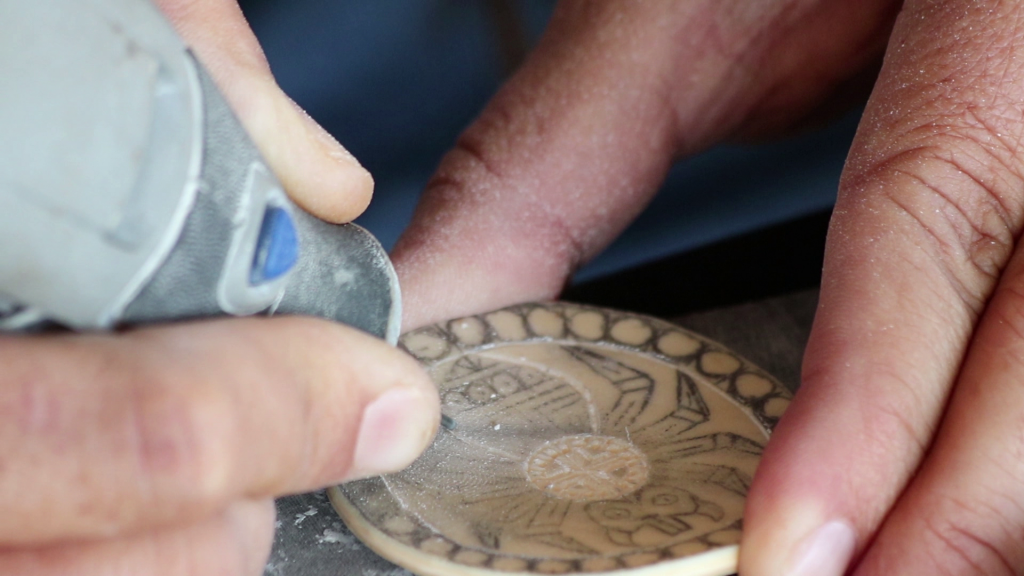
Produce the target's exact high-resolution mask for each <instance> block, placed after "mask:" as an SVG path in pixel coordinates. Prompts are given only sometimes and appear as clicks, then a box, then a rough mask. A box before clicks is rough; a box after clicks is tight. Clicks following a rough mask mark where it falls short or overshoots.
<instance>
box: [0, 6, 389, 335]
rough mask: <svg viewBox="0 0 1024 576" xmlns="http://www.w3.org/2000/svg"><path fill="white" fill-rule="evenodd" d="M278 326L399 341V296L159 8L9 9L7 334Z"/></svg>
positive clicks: (0, 166) (383, 259)
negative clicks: (284, 182)
mask: <svg viewBox="0 0 1024 576" xmlns="http://www.w3.org/2000/svg"><path fill="white" fill-rule="evenodd" d="M272 313H278V314H304V315H313V316H320V317H323V318H329V319H332V320H336V321H339V322H343V323H345V324H349V325H351V326H354V327H356V328H360V329H362V330H364V331H366V332H369V333H371V334H373V335H376V336H378V337H382V338H385V339H387V340H389V341H392V342H394V341H395V339H396V338H397V336H398V330H399V324H400V316H401V311H400V296H399V288H398V283H397V280H396V277H395V274H394V270H393V269H392V267H391V263H390V261H389V260H388V259H387V256H386V254H385V253H384V251H383V250H382V249H381V247H380V245H379V244H378V242H377V241H376V240H375V239H374V238H373V237H372V236H371V235H370V234H368V233H367V232H366V231H364V230H363V229H361V228H359V227H358V226H355V225H340V226H339V225H332V224H328V223H325V222H323V221H321V220H318V219H317V218H315V217H313V216H311V215H309V214H307V213H305V212H304V211H302V210H301V209H300V208H298V207H297V206H295V205H294V204H292V203H291V202H290V201H289V199H288V198H287V196H286V195H285V194H284V192H283V190H282V188H281V186H280V184H279V183H278V181H277V179H276V178H275V177H274V175H273V173H272V172H271V171H270V170H269V169H268V168H267V165H266V163H265V162H264V161H263V159H262V158H261V157H260V154H259V152H258V151H257V150H256V147H255V146H254V145H253V144H252V142H251V141H250V139H249V138H248V136H247V135H246V133H245V131H244V130H243V128H242V127H241V125H240V124H239V122H238V120H237V119H236V118H235V116H234V115H233V113H232V112H231V110H230V108H229V107H228V106H227V104H226V103H225V101H224V99H223V97H222V96H221V94H220V93H219V92H218V90H217V88H216V87H215V86H214V84H213V83H212V82H211V80H210V78H209V77H208V76H207V74H206V73H205V72H204V70H203V68H202V66H200V65H199V64H198V63H197V61H196V60H195V58H194V57H193V55H192V54H191V53H190V52H189V51H188V49H187V47H186V46H185V45H184V44H183V43H182V41H181V40H180V39H179V37H178V36H177V34H176V33H175V31H174V30H173V28H172V27H171V26H170V25H169V24H168V22H167V21H166V19H165V18H164V17H163V15H162V14H161V13H160V12H159V11H158V10H157V9H156V8H155V7H154V6H153V5H152V4H151V3H150V2H149V0H31V1H28V2H26V1H25V0H0V330H8V331H17V330H25V329H31V328H33V327H35V326H39V325H42V324H48V323H57V324H60V325H64V326H67V327H70V328H73V329H107V328H112V327H116V326H119V325H125V324H142V323H154V322H164V321H171V320H180V319H188V318H198V317H207V316H219V315H252V314H272Z"/></svg>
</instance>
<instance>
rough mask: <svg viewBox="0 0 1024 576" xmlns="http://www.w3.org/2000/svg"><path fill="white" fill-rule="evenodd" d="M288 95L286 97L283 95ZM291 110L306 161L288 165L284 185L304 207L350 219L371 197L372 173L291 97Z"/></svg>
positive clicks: (321, 215) (325, 215) (327, 217)
mask: <svg viewBox="0 0 1024 576" xmlns="http://www.w3.org/2000/svg"><path fill="white" fill-rule="evenodd" d="M286 98H287V97H286ZM287 101H288V103H289V105H290V108H291V114H292V115H294V116H296V119H297V120H299V121H300V122H301V126H302V129H303V131H304V132H305V135H304V137H303V138H304V141H305V142H306V143H307V144H308V146H309V148H310V150H309V152H308V159H307V161H312V162H314V165H308V164H306V163H305V162H302V161H299V162H297V164H298V166H297V169H296V170H292V169H290V168H289V169H287V170H286V172H287V173H288V178H289V182H286V183H285V188H286V189H287V190H288V192H289V194H291V196H292V199H293V200H295V202H297V203H298V204H299V205H300V206H302V207H303V208H304V209H305V210H306V211H308V212H310V213H311V214H314V215H315V216H317V217H319V218H322V219H324V220H327V221H329V222H334V223H342V222H350V221H352V220H354V219H355V218H356V217H358V216H359V215H360V214H362V213H363V212H364V211H365V210H366V208H367V206H369V205H370V200H371V198H372V197H373V187H374V182H373V176H372V175H371V174H370V172H369V170H367V169H366V168H364V167H363V165H362V164H360V163H359V161H358V160H357V159H356V157H355V156H353V155H352V154H351V153H350V152H349V151H348V150H346V149H345V147H344V146H342V145H341V144H340V143H339V142H338V140H337V139H335V138H334V136H332V135H331V134H330V133H329V132H327V130H325V129H324V127H323V126H321V125H320V124H319V123H317V121H316V120H314V119H313V117H312V116H310V115H309V114H308V113H307V112H306V111H305V110H303V109H302V108H300V107H299V105H298V104H296V103H295V102H294V101H292V100H291V99H287Z"/></svg>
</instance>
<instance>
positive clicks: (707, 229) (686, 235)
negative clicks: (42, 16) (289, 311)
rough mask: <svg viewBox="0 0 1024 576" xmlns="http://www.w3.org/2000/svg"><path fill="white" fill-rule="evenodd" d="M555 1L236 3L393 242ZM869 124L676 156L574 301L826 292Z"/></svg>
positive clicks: (622, 302) (652, 303) (643, 306)
mask: <svg viewBox="0 0 1024 576" xmlns="http://www.w3.org/2000/svg"><path fill="white" fill-rule="evenodd" d="M554 4H555V2H554V1H553V0H372V1H366V0H242V1H241V5H242V8H243V10H244V11H245V13H246V16H247V17H248V18H249V21H250V23H251V25H252V27H253V29H254V30H255V32H256V35H257V36H258V37H259V39H260V42H261V43H262V44H263V47H264V50H265V51H266V54H267V58H268V60H269V61H270V65H271V67H272V68H273V71H274V73H275V75H276V76H277V79H278V81H279V82H280V84H281V86H282V87H283V88H284V90H285V91H286V92H287V93H288V94H289V95H290V96H291V97H292V98H294V99H295V100H296V102H298V103H299V105H300V106H302V107H303V108H305V109H306V110H307V111H308V112H309V113H310V114H311V115H312V116H313V117H314V118H315V119H316V120H317V121H319V122H320V123H321V124H322V125H323V126H324V127H325V128H326V129H327V130H328V131H330V132H331V133H332V134H334V136H335V137H337V138H338V140H339V141H340V142H341V143H342V144H343V145H345V147H347V148H348V149H349V150H350V151H351V152H352V153H353V154H354V155H355V156H356V157H357V158H358V159H359V160H360V162H362V163H363V165H364V166H366V167H367V168H368V169H369V170H370V172H371V173H372V174H373V175H374V178H375V180H376V192H375V195H374V200H373V203H372V204H371V206H370V208H369V210H367V212H366V213H365V214H364V215H363V216H362V217H361V218H360V219H359V220H358V222H359V223H360V224H362V225H363V226H365V227H366V228H368V229H369V230H370V231H371V232H373V233H374V234H375V235H376V236H377V237H378V238H379V239H380V240H381V242H382V243H383V244H384V245H385V247H387V248H390V247H391V246H392V245H393V244H394V242H395V240H397V238H398V236H399V235H400V234H401V232H402V230H403V229H404V228H405V226H406V225H407V224H408V222H409V219H410V218H411V216H412V212H413V209H414V207H415V205H416V201H417V198H418V197H419V194H420V192H421V191H422V190H423V188H424V186H425V185H426V182H427V180H428V179H429V178H430V176H431V173H432V172H433V169H434V167H435V166H436V165H437V163H438V162H439V160H440V158H441V156H442V155H443V154H444V153H445V151H446V150H447V149H448V148H449V147H450V146H451V145H452V144H453V143H454V142H455V139H456V138H457V137H458V135H459V133H460V132H461V131H462V129H463V128H464V127H466V126H467V125H468V124H469V123H470V122H471V121H472V120H473V118H474V117H475V116H476V115H477V114H478V113H479V112H480V110H481V109H482V108H483V107H484V105H485V104H486V103H487V100H488V99H489V98H490V96H491V95H492V94H493V93H494V92H495V91H496V90H497V89H498V87H499V86H500V84H501V82H502V81H503V79H504V78H505V77H507V76H508V75H509V74H510V73H512V72H513V71H514V70H515V69H516V67H517V66H518V65H519V64H520V63H521V62H522V60H523V58H524V57H525V55H526V54H527V53H528V52H529V49H530V47H531V46H532V45H533V44H534V43H535V42H536V41H537V39H538V38H539V37H540V35H541V34H542V33H543V30H544V27H545V24H546V22H547V19H548V17H549V15H550V13H551V11H552V9H553V7H554ZM858 118H859V113H858V112H852V113H849V114H847V115H845V116H843V117H841V118H839V119H837V120H836V121H834V122H833V123H831V124H829V125H827V126H825V127H824V128H822V129H820V130H817V131H814V132H808V133H805V134H803V135H800V136H798V137H795V138H792V139H789V140H785V141H779V142H774V143H770V144H764V145H756V146H755V145H724V146H720V147H718V148H715V149H713V150H710V151H708V152H706V153H704V154H701V155H699V156H696V157H692V158H688V159H686V160H683V161H681V162H679V163H678V164H677V165H676V166H675V167H674V168H673V169H672V171H671V173H670V174H669V177H668V178H667V179H666V181H665V184H664V186H663V188H662V190H661V192H660V193H659V195H658V196H657V198H656V199H655V200H654V202H653V203H652V204H651V206H650V207H649V208H648V209H647V210H646V211H645V212H644V213H643V214H642V215H641V216H640V217H639V219H637V221H636V222H635V223H634V224H633V225H632V226H631V227H630V228H629V229H628V230H627V231H626V232H625V233H624V234H623V235H622V236H621V237H620V238H619V239H618V241H616V242H615V243H614V244H613V245H612V246H610V247H609V248H608V249H607V250H606V251H605V252H604V253H603V254H601V255H600V256H598V257H597V258H596V259H595V260H594V261H592V262H591V263H590V264H588V265H587V266H585V267H584V268H583V269H581V270H580V271H579V272H578V274H577V275H576V277H575V278H574V281H573V285H572V286H571V287H570V288H569V289H568V291H567V293H566V295H565V298H566V299H569V300H575V301H581V302H588V303H594V304H599V305H605V306H613V307H619V308H629V309H632V310H636V311H641V312H648V313H652V314H658V315H663V316H668V315H676V314H682V313H685V312H690V311H694V310H699V309H704V308H709V307H714V306H719V305H723V304H729V303H735V302H741V301H747V300H753V299H758V298H763V297H767V296H773V295H777V294H782V293H787V292H791V291H794V290H798V289H802V288H810V287H813V286H816V285H817V283H818V278H819V276H820V272H821V258H822V250H823V246H824V235H825V229H826V226H827V221H828V217H829V213H830V210H831V207H832V204H833V202H834V200H835V193H836V188H837V185H838V179H839V175H840V172H841V170H842V166H843V161H844V159H845V156H846V151H847V149H848V148H849V145H850V141H851V139H852V137H853V134H854V130H855V128H856V125H857V120H858Z"/></svg>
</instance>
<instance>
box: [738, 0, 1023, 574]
mask: <svg viewBox="0 0 1024 576" xmlns="http://www.w3.org/2000/svg"><path fill="white" fill-rule="evenodd" d="M1019 16H1021V8H1020V6H1019V5H1016V4H1013V5H1011V4H1001V3H995V2H946V3H937V2H930V1H927V0H919V1H912V2H907V3H906V4H905V7H904V11H903V13H902V14H901V16H900V19H899V21H898V22H897V26H896V29H895V31H894V34H893V40H892V43H891V47H890V51H889V54H888V55H887V58H886V63H885V65H884V67H883V70H882V76H881V77H880V79H879V84H878V86H877V87H876V90H875V93H874V95H873V96H872V101H871V102H870V103H869V106H868V109H867V111H866V113H865V117H864V120H863V121H862V125H861V130H860V133H859V134H858V137H857V140H856V141H855V143H854V148H853V150H852V151H851V154H850V159H849V160H848V162H847V168H846V171H845V173H844V176H843V181H842V183H841V187H840V198H839V201H838V203H837V206H836V211H835V216H834V218H833V224H832V228H831V230H830V232H829V241H828V250H827V257H826V265H825V271H824V277H823V283H822V293H821V304H820V306H819V310H818V315H817V317H816V319H815V324H814V329H813V332H812V336H811V341H810V343H809V345H808V348H807V352H806V356H805V360H804V373H803V385H802V388H801V390H800V392H799V393H798V394H797V398H796V399H795V400H794V402H793V404H792V405H791V407H790V410H789V412H788V413H787V414H786V416H785V417H784V418H783V419H782V422H780V424H779V426H778V428H777V430H776V432H775V434H774V435H773V439H772V441H771V442H770V445H769V447H768V449H767V450H766V452H765V455H764V460H763V461H762V464H761V467H760V468H759V470H758V475H757V478H755V481H754V483H753V485H752V487H751V492H750V496H749V498H748V501H747V513H746V515H745V519H744V528H745V535H744V540H743V543H742V546H741V558H740V568H741V571H742V572H743V573H744V574H745V575H749V576H765V575H775V574H779V575H781V574H787V575H788V574H792V575H803V574H820V575H822V576H827V575H832V574H835V575H838V574H841V573H843V571H844V569H845V568H846V565H847V563H848V562H849V561H850V560H851V558H854V557H855V556H856V555H857V554H858V553H859V552H860V551H861V550H863V548H864V546H865V545H866V543H867V542H869V541H870V539H871V537H872V535H873V534H874V532H875V530H876V529H877V528H878V526H879V525H880V523H881V522H882V520H883V518H884V516H885V514H886V513H887V512H888V511H889V509H890V507H891V506H892V505H893V504H894V502H895V501H896V499H897V498H898V497H899V495H900V493H901V491H902V490H903V489H904V487H905V486H906V484H907V482H908V480H909V479H910V478H911V476H912V475H913V474H914V472H915V470H916V468H917V467H918V465H919V464H920V462H921V460H922V457H923V455H924V453H925V451H926V450H927V448H928V445H929V444H930V442H931V438H932V436H933V433H934V431H935V429H936V426H937V424H938V421H939V418H940V417H941V414H942V411H943V408H944V406H945V404H946V401H947V398H948V394H949V391H950V390H951V388H952V386H953V383H954V380H955V378H956V374H957V372H958V370H959V367H960V362H961V359H962V358H963V357H964V354H965V352H966V349H967V345H968V342H969V340H970V338H971V334H972V332H973V330H974V327H975V324H976V322H977V319H978V317H979V314H980V313H981V310H982V309H983V308H984V306H985V303H986V301H987V300H988V298H989V297H990V295H991V293H992V291H993V289H994V286H995V279H996V278H998V277H999V274H1000V272H1001V271H1002V269H1003V267H1004V266H1005V264H1006V262H1007V260H1008V258H1009V254H1010V252H1011V250H1012V246H1013V244H1014V241H1015V238H1017V237H1018V235H1019V233H1020V225H1021V221H1022V220H1024V209H1022V202H1021V193H1020V190H1021V189H1022V188H1021V187H1022V184H1024V182H1022V180H1021V178H1020V174H1021V173H1022V170H1021V164H1020V159H1019V158H1018V157H1017V155H1016V153H1015V150H1016V145H1015V144H1014V143H1015V142H1018V141H1019V137H1020V136H1021V135H1022V134H1021V128H1022V126H1021V124H1020V122H1019V120H1018V119H1017V118H1012V117H1008V116H1007V115H1006V114H1005V113H1004V111H1005V110H1006V109H1007V108H1006V106H1008V105H1010V104H1009V102H1016V99H1015V97H1014V93H1015V91H1016V88H1015V86H1019V85H1020V82H1022V81H1024V75H1022V73H1024V71H1022V70H1020V69H1019V67H1017V66H1014V65H1012V64H1011V63H1012V62H1013V61H1014V60H1015V59H1016V58H1017V57H1018V56H1017V55H1016V54H1015V49H1014V48H1013V47H1014V46H1016V45H1017V43H1016V42H1015V41H1013V40H1012V39H1013V38H1016V37H1017V35H1018V34H1020V32H1021V30H1020V29H1019V27H1018V26H1019V22H1020V20H1019ZM971 30H975V31H976V32H971ZM921 573H926V572H921Z"/></svg>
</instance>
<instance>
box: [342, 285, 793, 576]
mask: <svg viewBox="0 0 1024 576" xmlns="http://www.w3.org/2000/svg"><path fill="white" fill-rule="evenodd" d="M401 346H402V347H403V348H404V349H405V350H406V351H408V352H409V353H410V354H412V355H413V356H415V357H416V358H418V359H419V360H420V361H421V362H422V363H423V364H424V365H425V366H426V367H427V370H428V371H429V372H430V374H431V376H432V377H433V379H434V382H436V383H437V385H438V387H439V388H440V393H441V399H442V409H443V411H444V413H445V414H446V415H448V416H450V417H452V418H453V419H454V420H455V421H456V422H457V426H456V427H455V428H454V429H452V430H448V429H441V430H440V431H439V432H438V435H437V436H436V438H435V439H434V442H433V444H432V445H431V446H430V448H428V449H427V451H426V452H425V453H424V454H423V456H422V457H420V458H419V459H418V460H417V461H416V462H415V463H414V464H413V465H412V466H410V467H409V468H407V469H406V470H403V471H402V472H399V473H396V474H389V475H385V476H381V477H377V478H371V479H367V480H360V481H356V482H351V483H348V484H344V485H342V486H338V487H336V488H334V489H332V490H331V493H330V496H331V500H332V502H333V503H334V506H335V508H336V509H337V510H338V512H339V513H340V514H341V516H342V518H343V519H344V520H345V522H346V523H347V524H348V526H349V528H351V530H352V532H353V533H355V534H356V535H357V536H358V537H359V538H361V539H362V540H363V541H364V542H366V544H367V545H369V546H370V547H371V548H373V549H374V550H375V551H377V552H378V553H379V554H381V555H382V556H384V557H385V558H388V559H389V560H391V561H393V562H395V563H397V564H399V565H402V566H404V567H406V568H408V569H409V570H411V571H413V572H416V573H418V574H421V575H427V576H453V575H454V576H458V575H477V576H478V575H485V574H507V573H522V574H567V573H607V572H615V573H619V572H624V573H628V574H631V575H637V576H640V575H652V576H653V575H661V574H666V575H667V574H673V575H685V576H723V575H727V574H732V573H733V572H735V571H736V559H737V552H738V546H737V544H738V542H739V538H740V531H741V529H742V525H743V505H744V501H745V498H746V494H747V490H748V488H749V486H750V481H751V477H752V476H753V474H754V470H755V468H756V467H757V463H758V460H759V459H760V457H761V453H762V450H763V448H764V445H765V442H766V441H767V439H768V435H769V433H770V431H771V429H772V427H773V426H774V425H775V423H776V421H777V420H778V418H779V417H780V416H781V415H782V412H783V411H784V410H785V408H786V406H787V405H788V404H789V400H790V393H789V391H788V390H787V389H786V388H785V387H784V386H782V385H781V384H780V383H779V382H777V381H776V380H775V379H773V378H772V377H771V376H769V375H768V374H766V373H764V372H763V371H762V370H760V369H759V368H757V367H755V366H753V365H751V364H750V363H749V362H748V361H746V360H744V359H743V358H740V357H739V356H737V355H736V354H734V353H732V352H730V351H729V350H727V349H725V348H724V347H722V346H721V345H719V344H716V343H714V342H711V341H709V340H707V339H706V338H703V337H701V336H699V335H697V334H694V333H692V332H689V331H687V330H685V329H683V328H680V327H678V326H675V325H672V324H670V323H667V322H664V321H661V320H656V319H653V318H648V317H644V316H638V315H634V314H627V313H622V312H616V311H611V310H603V309H598V308H591V307H586V306H579V305H573V304H566V303H550V304H527V305H520V306H514V307H511V308H506V309H504V310H499V311H497V312H492V313H489V314H482V315H479V316H471V317H467V318H460V319H456V320H452V321H449V322H446V323H443V324H438V325H434V326H429V327H426V328H422V329H419V330H416V331H413V332H410V333H408V334H406V335H405V336H403V337H402V339H401Z"/></svg>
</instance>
